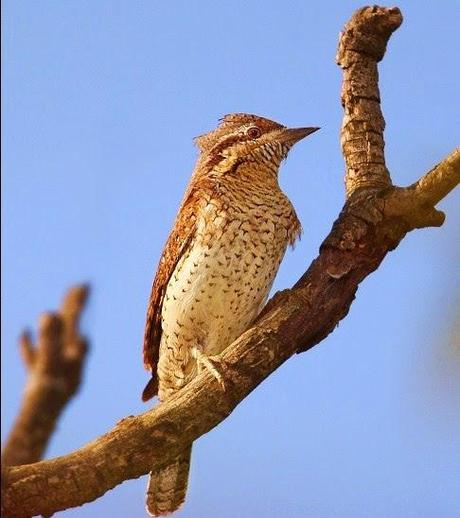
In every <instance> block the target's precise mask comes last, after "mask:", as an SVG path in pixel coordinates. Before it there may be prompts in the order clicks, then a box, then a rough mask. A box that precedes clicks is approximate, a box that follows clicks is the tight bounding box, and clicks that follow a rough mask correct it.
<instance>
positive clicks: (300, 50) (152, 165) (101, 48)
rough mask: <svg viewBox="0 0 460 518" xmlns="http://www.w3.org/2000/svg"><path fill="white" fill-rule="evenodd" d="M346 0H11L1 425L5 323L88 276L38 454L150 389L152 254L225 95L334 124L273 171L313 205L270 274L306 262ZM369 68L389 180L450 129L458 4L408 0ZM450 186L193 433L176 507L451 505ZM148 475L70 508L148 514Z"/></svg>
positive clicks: (334, 117) (454, 255) (450, 508)
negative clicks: (330, 315)
mask: <svg viewBox="0 0 460 518" xmlns="http://www.w3.org/2000/svg"><path fill="white" fill-rule="evenodd" d="M361 5H362V4H361V3H358V2H355V1H341V2H334V1H324V2H304V1H300V0H299V1H297V0H293V1H291V2H284V3H283V2H275V1H272V0H269V1H265V2H261V1H256V0H254V1H252V2H243V1H233V2H230V1H222V2H211V1H210V0H202V1H199V2H186V1H185V0H180V1H176V2H156V1H153V0H152V1H146V0H142V1H136V2H123V1H116V0H113V1H103V0H98V1H96V2H94V1H84V0H79V1H78V2H77V1H74V2H71V1H67V0H63V1H51V0H41V1H40V2H34V1H30V0H29V1H22V2H17V1H12V0H6V1H5V2H3V29H4V31H3V36H2V37H3V51H2V52H3V56H2V57H3V82H2V86H3V100H2V107H3V110H2V125H3V154H2V165H3V175H2V187H3V191H2V192H3V194H2V202H3V203H2V216H3V234H2V259H3V261H2V278H3V283H2V301H3V305H2V324H3V325H2V344H3V345H2V360H3V361H2V374H3V376H2V389H3V390H2V403H3V405H2V418H3V428H2V437H4V436H5V433H6V432H7V430H8V428H9V426H10V425H11V422H12V420H13V418H14V416H15V414H16V412H17V409H18V405H19V401H20V397H21V390H22V388H23V385H24V380H25V374H24V370H23V368H22V365H21V362H20V359H19V356H18V353H17V350H16V338H17V335H18V333H19V332H20V330H21V329H22V328H23V327H24V326H30V325H34V326H35V324H36V319H37V316H38V315H39V313H40V312H42V311H44V310H46V309H52V308H55V307H56V306H57V304H58V302H59V300H60V298H61V296H62V294H63V292H64V291H65V289H66V288H67V287H68V286H69V285H71V284H73V283H76V282H80V281H88V282H90V283H91V284H92V286H93V293H92V297H91V302H90V305H89V307H88V311H87V313H86V315H85V318H84V322H83V327H84V330H85V333H86V334H87V335H88V336H89V337H90V340H91V354H90V357H89V361H88V367H87V371H86V375H85V383H84V386H83V388H82V390H81V392H80V394H79V395H78V397H77V398H75V400H74V401H73V402H72V403H71V404H70V405H69V406H68V408H67V409H66V411H65V413H64V415H63V417H62V419H61V421H60V423H59V428H58V430H57V433H56V434H55V436H54V437H53V440H52V443H51V445H50V448H49V451H48V454H47V455H48V456H56V455H60V454H64V453H67V452H69V451H71V450H73V449H75V448H78V447H79V446H81V445H83V444H84V443H86V442H87V441H89V440H91V439H93V438H94V437H96V436H98V435H99V434H101V433H103V432H105V431H106V430H108V429H109V428H111V427H112V425H113V424H114V423H115V422H116V421H117V420H118V419H120V418H121V417H123V416H125V415H128V414H135V413H139V412H142V411H144V410H146V408H147V407H146V405H144V404H142V403H141V401H140V397H139V395H140V391H141V390H142V388H143V385H144V383H145V381H146V380H147V375H146V373H145V372H144V370H143V368H142V364H141V356H140V344H141V337H142V332H143V325H144V315H145V308H146V302H147V297H148V294H149V290H150V284H151V280H152V276H153V274H154V270H155V267H156V262H157V260H158V258H159V254H160V251H161V248H162V245H163V242H164V240H165V238H166V236H167V234H168V231H169V228H170V225H171V222H172V219H173V217H174V215H175V213H176V210H177V205H178V203H179V201H180V199H181V197H182V193H183V190H184V187H185V185H186V184H187V181H188V178H189V175H190V173H191V170H192V168H193V164H194V161H195V157H196V149H195V148H194V147H193V143H192V138H193V137H194V136H196V135H198V134H200V133H203V132H205V131H207V130H209V129H212V128H213V127H214V126H215V124H216V122H217V119H218V118H219V117H221V116H222V115H223V114H225V113H229V112H235V111H246V112H250V113H257V114H260V115H264V116H267V117H270V118H273V119H275V120H278V121H280V122H283V123H285V124H288V125H292V126H295V125H298V126H308V125H311V126H321V128H322V129H321V131H320V132H318V133H316V134H315V135H314V136H312V137H311V138H309V139H307V140H305V141H303V142H301V143H300V144H299V145H298V146H296V148H295V149H294V150H293V151H292V153H291V154H290V156H289V159H288V160H287V162H286V163H285V164H284V165H283V169H282V171H281V184H282V186H283V188H284V190H285V191H286V193H288V195H289V196H290V198H291V199H292V201H293V203H294V205H295V207H296V209H297V212H298V215H299V217H300V219H301V221H302V223H303V226H304V235H303V238H302V241H301V242H300V243H299V244H298V246H297V247H296V248H295V250H294V251H293V252H292V251H290V252H288V253H287V255H286V258H285V260H284V262H283V264H282V266H281V269H280V272H279V275H278V277H277V280H276V283H275V289H281V288H284V287H287V286H290V285H291V284H292V283H293V282H294V281H295V280H296V279H297V278H298V277H299V276H300V275H301V273H303V271H304V270H305V269H306V267H307V266H308V265H309V263H310V261H311V259H312V258H313V257H314V256H315V255H316V253H317V250H318V247H319V245H320V243H321V241H322V239H323V238H324V237H325V235H326V234H327V232H328V231H329V229H330V227H331V224H332V222H333V220H334V218H335V217H336V215H337V213H338V211H339V210H340V208H341V206H342V203H343V199H344V189H343V183H342V177H343V171H344V166H343V159H342V156H341V153H340V146H339V140H338V134H339V129H340V124H341V117H342V109H341V106H340V102H339V91H340V82H341V73H340V69H339V68H338V67H337V65H336V64H335V52H336V44H337V37H338V33H339V30H340V29H341V28H342V26H343V24H344V22H345V21H346V20H347V19H348V18H349V16H350V15H351V13H352V12H353V11H354V9H355V8H357V7H360V6H361ZM398 5H399V6H400V7H401V8H402V10H403V14H404V17H405V22H404V24H403V26H402V28H401V29H400V30H399V31H397V33H396V34H395V35H394V36H393V38H392V39H391V41H390V44H389V48H388V52H387V56H386V57H385V60H384V62H383V63H382V65H381V68H380V71H381V73H380V77H381V91H382V99H383V109H384V114H385V117H386V121H387V129H386V132H385V137H386V141H387V146H386V156H387V162H388V166H389V168H390V170H391V171H392V175H393V180H394V181H395V183H398V184H400V185H406V184H409V183H411V182H412V181H414V180H415V179H416V178H417V177H418V176H419V175H421V174H422V173H423V172H425V171H427V170H428V169H429V168H431V167H432V166H433V165H434V164H435V163H436V162H437V161H439V160H440V159H442V158H443V157H444V156H445V155H446V154H447V153H449V152H450V151H451V150H452V149H453V148H454V147H455V146H458V145H459V142H460V125H459V123H458V121H460V104H459V100H458V92H459V91H460V72H459V68H458V66H457V64H458V20H459V15H460V4H459V3H458V2H457V1H456V0H452V1H447V0H444V1H440V2H429V1H418V2H409V1H407V0H405V1H400V2H399V4H398ZM459 203H460V191H459V190H458V189H457V191H456V192H454V193H452V194H451V195H450V196H449V197H448V198H447V199H446V200H444V201H443V202H442V203H441V204H440V208H441V209H443V210H445V211H446V213H447V221H446V223H445V225H444V226H443V227H442V228H441V229H427V230H422V231H418V232H414V233H412V234H410V235H409V236H408V237H407V238H406V239H405V240H404V241H403V243H402V244H401V245H400V247H399V248H398V249H397V250H396V251H395V252H393V253H391V254H390V255H389V256H388V257H387V258H386V260H385V262H384V264H383V265H382V266H381V268H380V269H379V270H378V271H377V272H376V273H375V274H373V275H372V276H371V277H370V278H369V279H367V280H366V281H365V282H364V283H363V284H362V285H361V287H360V288H359V291H358V296H357V299H356V301H355V303H354V304H353V307H352V309H351V311H350V314H349V315H348V317H347V318H346V319H345V320H344V321H343V322H342V323H341V324H340V326H339V327H338V329H336V331H335V332H334V334H333V335H331V336H330V337H329V338H328V339H327V340H326V341H325V342H324V343H322V344H321V345H320V346H318V347H316V348H314V349H313V350H311V351H310V352H308V353H305V354H303V355H300V356H297V357H295V358H292V359H291V360H290V361H289V362H288V363H287V364H285V365H284V366H283V367H282V368H280V369H279V370H278V371H277V372H276V373H275V374H274V375H272V376H271V377H270V378H269V379H268V380H266V381H265V382H264V383H263V384H262V385H261V386H260V387H259V388H258V389H257V390H256V391H255V392H254V393H253V394H251V396H250V397H248V398H247V399H246V400H245V401H244V402H243V403H242V404H241V405H240V406H239V407H238V408H237V409H236V410H235V412H234V413H233V414H232V415H231V416H230V418H229V419H227V420H226V421H225V422H224V423H222V424H221V425H220V426H219V427H218V428H217V429H215V430H213V431H212V432H211V433H209V434H207V435H206V436H205V437H203V438H201V439H200V440H199V441H198V442H197V443H196V445H195V448H194V456H193V460H192V472H191V481H190V490H189V495H188V499H187V503H186V505H185V507H184V508H183V510H182V511H181V512H180V513H178V514H177V516H180V517H203V516H204V517H213V516H219V517H221V518H227V517H229V518H230V517H235V516H238V517H241V518H249V517H254V516H264V517H276V518H278V517H308V518H309V517H315V518H333V517H334V518H336V517H339V518H342V517H345V518H348V517H353V518H361V517H363V518H364V517H368V516H373V517H376V518H380V517H382V518H383V517H388V516H392V517H397V518H399V517H401V518H402V517H404V518H407V517H409V518H410V517H420V516H424V517H431V516H433V517H434V516H436V517H449V518H450V517H454V516H459V515H460V498H459V496H458V495H459V480H460V464H459V462H458V459H459V457H460V434H459V433H458V430H459V428H460V411H459V409H460V344H459V338H458V336H459V335H458V333H457V335H456V336H455V334H454V333H453V331H452V330H453V328H454V324H455V321H456V319H457V322H458V317H459V309H460V298H459V296H458V293H459V288H460V282H459V277H460V276H459V268H458V264H459V256H460V254H459V252H460V250H459V249H460V246H459V243H460V239H459V238H460V230H459V228H460V225H459V223H460V216H459V209H458V207H459ZM145 484H146V480H145V479H141V480H138V481H130V482H126V483H125V484H123V485H122V486H119V487H118V488H116V489H115V490H113V491H111V492H110V493H108V494H107V495H106V496H104V497H103V498H101V499H100V500H98V501H97V502H95V503H92V504H89V505H86V506H84V507H82V508H79V509H73V510H70V511H68V512H66V513H62V516H76V517H88V518H90V517H98V516H113V517H125V516H130V517H131V516H139V517H141V516H144V511H143V500H144V496H143V491H144V486H145Z"/></svg>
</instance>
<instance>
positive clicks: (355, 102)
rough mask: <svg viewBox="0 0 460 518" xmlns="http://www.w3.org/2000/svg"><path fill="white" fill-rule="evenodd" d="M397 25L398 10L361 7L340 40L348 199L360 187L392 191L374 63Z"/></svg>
mask: <svg viewBox="0 0 460 518" xmlns="http://www.w3.org/2000/svg"><path fill="white" fill-rule="evenodd" d="M401 23H402V15H401V12H400V10H399V9H398V8H397V7H393V8H390V9H388V8H385V7H378V6H373V7H363V8H362V9H359V10H358V11H356V12H355V14H354V15H353V16H352V18H351V19H350V21H349V22H348V23H347V24H346V26H345V28H344V31H343V32H342V34H341V36H340V42H339V48H338V52H337V63H338V64H339V65H340V66H341V67H342V69H343V83H342V105H343V107H344V111H345V114H344V118H343V123H342V132H341V143H342V151H343V155H344V157H345V164H346V174H345V187H346V192H347V197H350V196H351V195H352V194H353V192H355V191H356V190H357V189H359V188H363V187H367V188H385V187H389V186H391V179H390V174H389V172H388V170H387V168H386V165H385V156H384V145H385V143H384V140H383V130H384V128H385V120H384V118H383V115H382V111H381V109H380V92H379V86H378V70H377V62H378V61H380V60H381V59H382V58H383V56H384V54H385V49H386V45H387V42H388V40H389V38H390V36H391V34H392V32H393V31H395V30H396V29H397V28H398V27H399V26H400V25H401Z"/></svg>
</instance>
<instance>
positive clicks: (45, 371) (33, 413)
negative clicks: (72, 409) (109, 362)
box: [2, 285, 88, 465]
mask: <svg viewBox="0 0 460 518" xmlns="http://www.w3.org/2000/svg"><path fill="white" fill-rule="evenodd" d="M87 296H88V287H87V286H83V285H82V286H75V287H73V288H71V289H70V290H69V291H68V292H67V294H66V296H65V297H64V300H63V302H62V305H61V309H60V310H59V312H58V313H44V314H43V315H42V316H41V317H40V321H39V326H38V328H39V330H38V342H37V345H36V346H34V344H33V342H32V339H31V336H30V333H29V332H27V331H24V332H23V333H22V334H21V336H20V338H19V349H20V352H21V356H22V359H23V362H24V366H25V368H26V370H27V373H28V378H27V383H26V386H25V389H24V396H23V400H22V404H21V409H20V411H19V413H18V416H17V418H16V421H15V423H14V425H13V427H12V429H11V431H10V434H9V436H8V439H7V440H6V442H5V446H4V449H3V451H2V462H3V464H5V465H20V464H30V463H32V462H36V461H38V460H40V459H41V457H42V455H43V452H44V451H45V449H46V446H47V444H48V441H49V439H50V437H51V434H52V433H53V430H54V428H55V425H56V421H57V419H58V418H59V416H60V414H61V412H62V410H63V408H64V407H65V406H66V404H67V403H68V401H69V400H70V399H71V397H72V396H73V395H74V394H75V393H76V392H77V390H78V387H79V385H80V381H81V375H82V371H83V368H84V364H85V358H86V353H87V343H86V339H85V338H83V337H82V336H81V335H80V332H79V329H78V321H79V317H80V315H81V312H82V311H83V308H84V305H85V302H86V300H87Z"/></svg>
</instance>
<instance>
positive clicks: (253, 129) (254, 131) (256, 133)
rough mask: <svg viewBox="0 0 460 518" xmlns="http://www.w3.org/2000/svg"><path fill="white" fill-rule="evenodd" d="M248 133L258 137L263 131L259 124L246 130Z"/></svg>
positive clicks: (252, 136) (249, 135) (253, 137)
mask: <svg viewBox="0 0 460 518" xmlns="http://www.w3.org/2000/svg"><path fill="white" fill-rule="evenodd" d="M246 135H247V136H248V137H249V138H252V139H256V138H259V137H260V135H262V132H261V131H260V128H258V127H257V126H252V127H251V128H249V129H248V130H247V131H246Z"/></svg>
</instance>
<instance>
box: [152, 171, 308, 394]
mask: <svg viewBox="0 0 460 518" xmlns="http://www.w3.org/2000/svg"><path fill="white" fill-rule="evenodd" d="M238 183H239V185H233V186H232V185H227V186H226V187H225V189H224V190H223V191H222V189H221V191H220V195H219V199H216V200H206V201H204V204H203V206H202V208H201V210H200V216H199V217H198V220H197V232H196V236H195V239H194V241H193V243H191V245H190V246H189V248H188V251H187V252H186V254H184V256H183V257H182V258H181V260H180V261H179V262H178V264H177V266H176V268H175V270H174V273H173V274H172V276H171V279H170V281H169V283H168V286H167V289H166V293H165V299H164V301H163V308H162V328H163V334H162V339H161V344H160V360H159V364H158V376H159V398H160V400H164V399H166V398H167V397H168V395H170V394H171V393H173V392H175V391H177V390H178V389H180V388H181V387H182V386H184V385H185V384H186V383H188V382H189V381H190V379H192V377H193V376H194V375H195V374H196V371H197V366H196V361H195V359H194V357H193V354H192V348H193V347H198V348H199V349H200V350H201V351H202V352H203V353H204V354H206V355H207V356H213V355H216V354H219V353H220V352H221V351H222V350H223V349H225V348H226V347H227V346H228V345H229V344H230V343H231V342H232V341H233V340H234V339H236V338H237V337H238V336H239V335H240V334H241V333H243V332H244V331H245V330H246V329H247V328H248V327H249V326H250V324H251V323H252V322H253V321H254V319H255V318H256V316H257V315H258V314H259V312H260V310H261V309H262V307H263V305H264V303H265V301H266V298H267V296H268V293H269V291H270V288H271V285H272V283H273V279H274V277H275V275H276V272H277V270H278V267H279V264H280V262H281V260H282V258H283V255H284V253H285V250H286V247H287V245H288V243H289V242H290V241H291V242H292V241H293V239H295V237H296V235H297V234H298V231H299V228H300V226H299V225H296V224H295V223H297V224H298V221H297V218H296V216H295V213H294V209H293V208H292V206H291V204H290V202H289V200H288V199H287V198H286V197H285V195H284V194H283V193H282V192H281V190H280V189H279V187H277V186H268V187H267V186H262V185H260V186H257V185H254V184H252V185H251V186H244V185H243V184H242V183H241V181H239V182H238ZM294 234H295V235H294Z"/></svg>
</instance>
